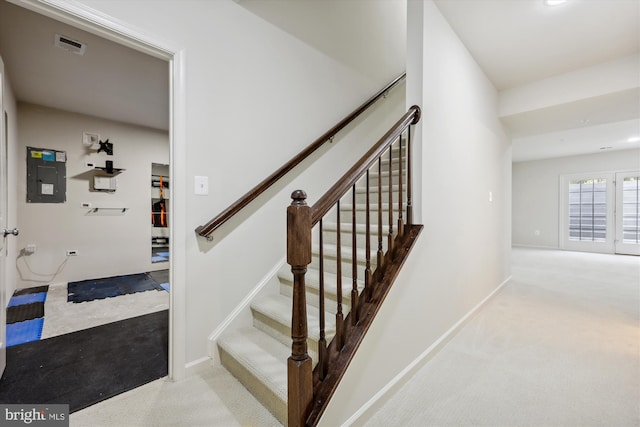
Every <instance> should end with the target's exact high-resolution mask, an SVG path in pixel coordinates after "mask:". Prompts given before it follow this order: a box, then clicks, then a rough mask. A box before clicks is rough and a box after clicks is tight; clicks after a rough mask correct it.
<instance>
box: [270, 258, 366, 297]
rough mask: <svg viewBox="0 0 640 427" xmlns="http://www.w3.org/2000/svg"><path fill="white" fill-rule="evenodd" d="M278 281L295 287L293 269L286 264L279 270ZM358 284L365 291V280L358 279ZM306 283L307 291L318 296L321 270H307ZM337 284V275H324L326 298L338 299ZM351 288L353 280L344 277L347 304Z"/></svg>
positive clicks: (359, 288) (343, 288)
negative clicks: (311, 291)
mask: <svg viewBox="0 0 640 427" xmlns="http://www.w3.org/2000/svg"><path fill="white" fill-rule="evenodd" d="M278 279H279V280H280V283H282V284H285V285H287V286H293V275H292V274H291V267H290V266H289V265H286V264H285V265H284V266H283V267H282V268H281V269H280V270H278ZM357 282H358V290H360V291H361V290H362V289H364V279H358V280H357ZM304 283H305V285H306V287H307V290H309V289H311V290H313V291H314V292H315V293H316V294H317V293H318V291H319V289H320V273H319V270H317V269H315V268H312V267H309V268H307V273H306V274H305V276H304ZM337 283H338V281H337V276H336V275H335V274H333V273H329V272H325V273H324V293H325V297H326V298H333V299H335V298H336V295H337V293H338V287H337ZM351 287H352V283H351V278H350V277H346V276H342V299H343V300H346V301H347V302H348V301H349V300H350V295H351Z"/></svg>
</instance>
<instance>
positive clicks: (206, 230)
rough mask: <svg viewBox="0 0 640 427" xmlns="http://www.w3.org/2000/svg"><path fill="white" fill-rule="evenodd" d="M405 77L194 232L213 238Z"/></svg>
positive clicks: (368, 101) (399, 77)
mask: <svg viewBox="0 0 640 427" xmlns="http://www.w3.org/2000/svg"><path fill="white" fill-rule="evenodd" d="M405 78H406V73H402V74H401V75H400V76H398V77H396V78H395V79H394V80H393V81H392V82H391V83H389V84H388V85H386V86H385V87H384V88H382V89H381V90H380V91H378V92H377V93H376V94H375V95H373V96H372V97H371V98H369V99H368V100H367V101H365V102H364V103H363V104H362V105H360V106H359V107H358V108H356V109H355V110H354V111H353V112H351V114H349V115H348V116H347V117H345V118H344V119H342V120H340V121H339V122H338V123H337V124H336V125H335V126H333V127H332V128H331V129H329V130H328V131H326V132H325V133H324V134H322V135H321V136H320V137H319V138H318V139H316V140H315V141H314V142H312V143H311V144H310V145H309V146H308V147H307V148H305V149H304V150H302V151H301V152H300V153H298V155H296V156H295V157H294V158H292V159H291V160H289V161H288V162H287V163H285V164H284V165H282V166H281V167H280V168H279V169H278V170H276V171H275V172H274V173H272V174H271V175H269V176H268V177H267V178H265V179H264V180H262V182H260V183H259V184H258V185H256V186H255V187H253V188H252V189H251V190H249V191H248V192H247V193H245V194H244V195H243V196H242V197H240V198H239V199H238V200H236V201H235V202H234V203H233V204H231V205H230V206H229V207H227V208H226V209H225V210H224V211H222V212H220V213H219V214H218V215H217V216H216V217H214V218H213V219H211V220H210V221H209V222H207V223H206V224H204V225H200V226H198V227H197V228H196V230H195V231H196V233H197V234H198V235H199V236H202V237H206V238H207V240H213V232H214V231H215V230H216V229H218V228H219V227H220V226H222V225H223V224H224V223H225V222H227V221H228V220H229V219H231V218H232V217H233V216H234V215H236V214H237V213H238V212H240V211H241V210H242V209H244V208H245V207H246V206H247V205H248V204H249V203H251V201H253V200H254V199H255V198H256V197H258V196H259V195H261V194H262V193H264V192H265V191H266V190H267V189H269V188H270V187H271V186H272V185H273V184H275V183H276V182H278V180H280V178H282V177H284V176H285V175H286V174H287V173H288V172H290V171H291V170H292V169H293V168H295V167H296V166H298V165H299V164H300V163H302V162H303V161H304V160H305V159H306V158H307V157H309V156H310V155H311V154H313V153H314V152H315V151H316V150H317V149H319V148H320V147H322V146H323V145H324V144H325V143H326V142H329V141H333V138H334V137H335V136H336V135H337V134H338V132H340V131H341V130H342V129H344V128H345V127H347V126H348V125H349V124H350V123H351V122H353V121H354V120H355V119H356V118H358V116H360V115H361V114H362V113H364V112H365V111H366V110H367V109H368V108H369V107H371V106H372V105H373V104H375V103H376V102H377V101H378V100H380V99H381V98H385V97H386V96H387V94H388V93H389V91H390V90H391V89H393V88H394V87H396V86H397V85H398V84H399V83H400V82H402V81H403V80H404V79H405Z"/></svg>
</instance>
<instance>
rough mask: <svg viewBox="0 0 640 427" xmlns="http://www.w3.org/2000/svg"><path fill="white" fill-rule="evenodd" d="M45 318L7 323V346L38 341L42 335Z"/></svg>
mask: <svg viewBox="0 0 640 427" xmlns="http://www.w3.org/2000/svg"><path fill="white" fill-rule="evenodd" d="M43 325H44V318H43V317H40V318H38V319H32V320H25V321H24V322H18V323H9V324H7V347H11V346H14V345H18V344H24V343H28V342H31V341H38V340H39V339H40V337H41V336H42V326H43Z"/></svg>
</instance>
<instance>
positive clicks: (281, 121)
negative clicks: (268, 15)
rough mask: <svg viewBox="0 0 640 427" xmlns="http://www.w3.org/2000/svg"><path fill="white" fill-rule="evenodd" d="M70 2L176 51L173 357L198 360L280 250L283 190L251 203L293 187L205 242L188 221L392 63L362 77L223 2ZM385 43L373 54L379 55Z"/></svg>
mask: <svg viewBox="0 0 640 427" xmlns="http://www.w3.org/2000/svg"><path fill="white" fill-rule="evenodd" d="M73 5H86V6H89V7H91V8H92V9H93V10H95V11H97V12H98V13H100V14H104V15H106V16H109V17H111V18H113V19H115V20H116V21H117V22H118V23H124V24H125V25H126V26H129V27H132V28H135V29H136V30H137V31H138V32H139V33H141V34H144V35H146V36H148V37H149V38H153V39H159V40H163V41H166V43H167V45H170V46H174V47H175V49H176V50H177V51H179V52H180V54H181V58H183V59H184V69H183V71H184V82H185V90H186V93H185V97H184V100H185V115H186V117H187V122H186V128H185V134H186V139H187V141H188V145H187V146H178V147H174V156H175V157H174V162H173V163H174V168H176V170H178V171H184V172H185V174H184V175H182V174H180V175H179V176H176V177H174V179H173V182H174V183H175V185H174V190H175V191H183V195H184V200H185V202H184V204H183V205H181V206H180V209H181V210H180V211H179V212H178V214H179V215H180V214H181V212H184V215H185V216H184V218H181V219H180V218H178V216H176V217H175V218H176V223H183V224H185V225H184V227H183V228H180V229H176V230H175V233H176V235H175V239H174V241H175V243H176V245H179V246H182V247H184V248H185V249H184V253H183V254H176V256H177V257H178V258H183V259H184V260H185V262H184V265H177V266H176V268H175V270H178V269H179V270H180V272H184V278H185V282H184V283H182V277H181V274H178V281H177V282H176V283H172V289H173V290H174V292H175V295H174V296H177V298H178V301H179V304H177V305H174V308H176V311H175V312H174V314H175V315H176V316H177V319H178V322H181V321H182V319H184V322H185V325H186V331H187V332H186V334H187V335H186V350H185V351H186V353H185V355H184V360H185V362H187V363H189V362H192V361H197V360H200V359H201V358H202V357H204V356H206V355H207V337H208V335H209V334H210V333H211V332H212V331H213V330H215V328H216V327H217V326H218V325H219V324H220V323H221V322H222V321H223V320H224V319H225V317H226V316H227V315H228V314H229V313H230V311H231V310H232V309H233V308H234V307H235V306H236V305H237V304H238V303H239V302H240V301H241V300H242V298H244V296H245V295H247V293H248V292H249V291H250V290H251V289H252V288H253V287H254V286H255V285H256V284H257V283H258V281H259V280H260V279H261V278H262V276H263V275H264V274H265V273H266V272H267V271H269V270H270V268H271V267H272V266H273V265H275V264H276V262H277V261H278V260H280V259H281V258H282V257H283V256H284V233H283V230H284V223H285V215H284V213H285V208H286V205H288V204H289V203H290V201H289V200H288V195H287V200H286V201H285V200H282V201H279V200H276V202H277V206H276V205H273V206H272V205H268V206H265V209H263V210H262V211H261V212H260V214H259V215H258V214H257V210H258V208H261V207H262V206H263V203H264V201H265V200H268V198H269V196H273V195H274V194H277V193H278V192H280V191H284V192H285V193H286V192H289V193H290V191H289V190H291V189H292V188H293V187H298V186H300V187H302V188H304V187H303V186H302V184H298V183H296V184H292V185H291V186H289V185H290V184H289V182H290V181H287V182H283V183H282V184H281V185H280V186H279V187H278V188H275V189H274V190H272V191H270V192H269V194H267V195H265V197H260V198H259V199H258V200H256V201H255V202H254V203H253V204H252V205H251V206H250V207H249V208H248V209H246V210H245V211H244V212H243V213H242V214H241V215H238V217H236V218H234V220H232V221H231V222H230V223H228V224H227V225H225V226H224V227H223V228H222V229H221V230H220V231H219V232H218V233H216V235H215V236H214V241H213V243H211V244H210V243H207V242H205V241H203V240H202V239H199V238H196V236H195V233H194V231H193V230H194V229H195V228H196V227H197V226H198V225H200V224H204V223H205V222H206V221H208V220H209V219H211V218H212V217H213V216H214V215H216V214H217V213H219V212H221V211H222V210H223V209H225V208H226V207H227V206H228V205H229V204H231V203H232V202H233V201H235V200H236V199H237V198H238V197H240V196H241V195H242V194H244V193H245V192H246V191H247V190H249V189H250V188H251V187H253V186H254V185H255V184H257V183H258V182H259V181H261V180H262V179H263V178H265V177H266V176H268V175H269V174H271V173H272V172H273V171H274V170H275V169H276V168H277V167H279V166H281V165H282V164H283V163H284V162H285V161H286V160H288V159H290V158H291V157H293V155H295V154H296V153H297V152H299V151H300V150H301V149H302V148H303V147H304V146H306V145H307V144H309V143H310V142H311V141H313V140H314V139H315V138H316V137H317V136H319V135H320V134H322V133H323V132H324V131H326V130H327V129H328V128H329V127H331V126H333V125H334V124H335V123H336V122H337V121H338V120H340V119H341V118H342V117H344V116H345V115H346V113H348V112H350V111H351V110H352V109H353V108H355V107H356V106H357V105H359V104H360V103H361V102H362V101H364V100H365V99H367V98H368V97H369V96H370V95H371V94H373V93H374V92H375V91H377V90H378V89H380V88H381V87H382V86H384V84H386V83H387V82H388V81H389V80H391V78H392V77H394V76H396V75H398V74H400V73H401V72H402V70H403V68H404V64H402V63H392V64H387V63H385V62H384V61H382V62H381V64H380V67H382V68H383V69H385V70H386V71H385V72H384V73H380V74H379V75H383V76H388V77H386V78H385V79H384V80H383V79H382V78H380V80H378V79H372V78H371V76H362V75H360V74H359V73H358V72H357V71H355V70H356V69H357V67H352V66H350V65H345V64H343V63H341V62H339V61H338V60H336V59H335V58H333V57H332V56H330V55H327V54H326V53H324V52H322V51H319V50H317V49H315V48H313V47H311V46H309V45H308V44H307V43H305V42H303V41H301V40H299V39H296V38H295V37H294V36H292V35H291V34H290V33H287V32H285V31H283V30H281V29H279V28H277V27H275V26H273V25H272V24H270V23H269V22H267V21H265V20H264V19H262V18H261V17H258V16H256V15H254V14H252V13H251V12H250V11H249V10H247V9H245V8H244V7H242V5H239V4H238V3H236V2H234V1H231V0H216V1H210V2H203V1H194V0H190V1H184V0H182V1H177V0H174V1H165V2H161V3H153V5H151V4H150V3H149V2H148V1H145V0H131V1H127V2H114V1H111V0H81V1H80V2H73ZM312 18H313V17H307V19H312ZM357 18H358V17H353V20H352V21H351V22H356V21H357ZM383 18H384V17H380V19H383ZM326 31H331V29H330V28H327V29H326ZM385 49H387V48H386V47H382V48H381V50H380V51H377V52H375V54H376V55H380V57H381V58H384V56H385ZM342 160H344V161H346V160H348V159H346V158H345V159H341V161H342ZM339 166H340V165H339V164H336V165H331V164H330V165H327V166H326V167H325V168H324V170H322V169H317V171H316V175H315V179H309V182H311V181H318V180H319V178H320V177H323V176H325V175H327V174H328V173H331V174H334V175H337V174H338V173H339V172H341V171H339ZM195 175H203V176H208V177H209V184H210V188H209V190H210V191H209V195H208V196H196V195H194V194H193V177H194V176H195ZM294 175H295V174H294ZM290 179H293V178H290ZM285 189H286V191H285ZM176 197H177V196H176ZM310 197H314V196H313V195H312V194H310ZM181 295H183V296H184V299H182V296H181ZM181 307H182V308H181ZM180 350H181V349H178V351H180ZM176 358H177V359H180V355H176Z"/></svg>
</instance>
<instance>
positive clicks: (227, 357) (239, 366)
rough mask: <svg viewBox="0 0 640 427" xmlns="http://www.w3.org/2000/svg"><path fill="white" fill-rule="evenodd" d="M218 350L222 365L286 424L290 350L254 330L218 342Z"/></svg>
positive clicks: (240, 330) (228, 336)
mask: <svg viewBox="0 0 640 427" xmlns="http://www.w3.org/2000/svg"><path fill="white" fill-rule="evenodd" d="M218 349H219V351H220V359H221V361H222V364H223V366H224V367H225V368H226V369H227V370H228V371H229V372H231V373H232V374H233V375H234V376H235V377H236V378H237V379H238V380H239V381H240V382H241V383H242V384H243V385H244V386H245V387H246V388H247V389H248V390H249V391H250V392H251V393H252V394H253V395H254V397H255V398H256V399H257V400H258V401H260V403H262V405H263V406H265V407H266V408H267V409H269V411H271V412H272V413H273V414H274V415H275V416H276V418H278V420H279V421H280V422H281V423H283V424H285V425H286V417H287V409H286V408H287V359H288V358H289V356H291V348H290V347H287V346H285V345H284V344H282V343H280V342H279V341H277V340H275V339H273V338H272V337H270V336H269V335H267V334H265V333H263V332H261V331H259V330H258V329H256V328H252V327H245V328H240V329H238V330H236V331H234V332H231V333H229V334H227V335H224V336H222V337H221V338H220V339H218Z"/></svg>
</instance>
